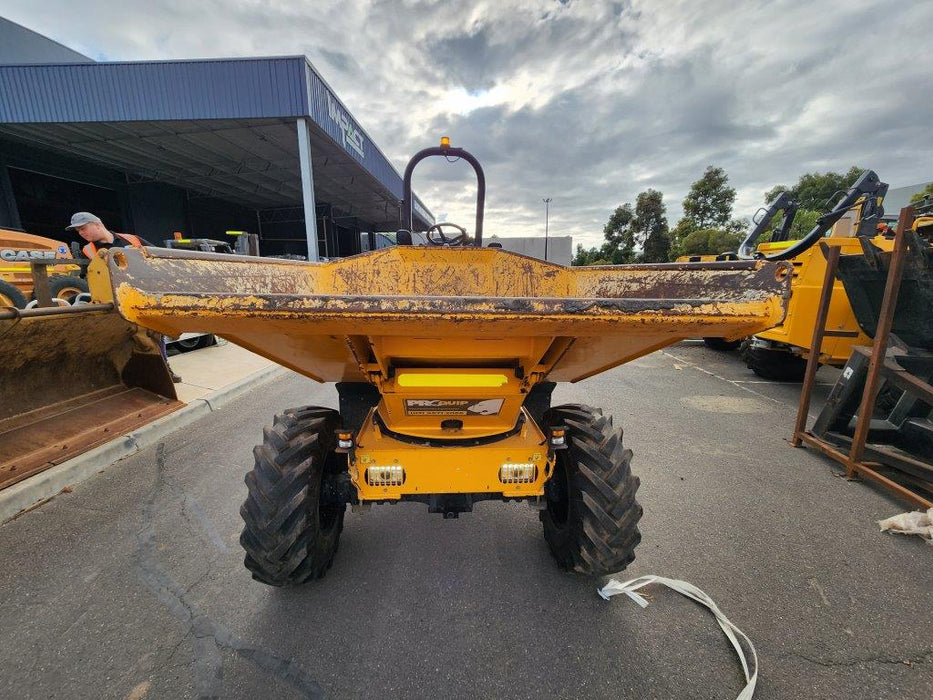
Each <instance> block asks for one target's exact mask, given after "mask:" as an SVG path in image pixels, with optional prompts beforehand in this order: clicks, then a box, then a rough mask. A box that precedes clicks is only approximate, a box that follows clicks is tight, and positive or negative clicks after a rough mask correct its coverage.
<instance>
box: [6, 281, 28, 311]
mask: <svg viewBox="0 0 933 700" xmlns="http://www.w3.org/2000/svg"><path fill="white" fill-rule="evenodd" d="M4 306H8V307H9V306H12V307H13V308H16V309H25V308H26V295H25V294H23V293H22V292H21V291H19V289H18V288H17V287H16V286H15V285H13V284H11V283H9V282H7V281H6V280H0V308H2V307H4Z"/></svg>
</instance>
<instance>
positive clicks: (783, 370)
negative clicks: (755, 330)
mask: <svg viewBox="0 0 933 700" xmlns="http://www.w3.org/2000/svg"><path fill="white" fill-rule="evenodd" d="M742 359H744V360H745V366H746V367H748V368H749V369H750V370H751V371H752V372H754V373H755V374H757V375H758V376H759V377H761V378H762V379H771V380H773V381H776V382H802V381H803V375H804V374H806V373H807V361H806V360H805V359H803V358H802V357H800V356H799V355H794V354H792V353H790V352H786V351H784V350H769V349H767V348H756V347H752V345H751V344H750V343H749V342H748V341H745V342H744V343H743V344H742Z"/></svg>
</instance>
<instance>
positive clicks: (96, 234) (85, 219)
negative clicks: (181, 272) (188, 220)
mask: <svg viewBox="0 0 933 700" xmlns="http://www.w3.org/2000/svg"><path fill="white" fill-rule="evenodd" d="M65 230H66V231H76V232H77V234H78V235H79V236H81V238H83V239H84V240H86V241H87V244H86V245H85V246H84V247H82V248H81V252H82V253H83V254H84V257H86V258H87V259H88V260H93V259H94V258H95V257H96V256H97V251H98V250H100V249H101V248H104V249H106V248H129V247H132V248H142V247H143V246H144V245H149V246H151V245H152V243H150V242H149V241H147V240H146V239H144V238H140V237H139V236H134V235H132V234H130V233H112V232H111V231H108V230H107V227H106V226H104V222H103V221H101V220H100V217H97V216H94V215H93V214H92V213H91V212H89V211H79V212H77V213H76V214H73V215H72V217H71V224H70V225H68V226H66V227H65ZM159 347H160V348H161V350H162V357H163V358H164V359H165V365H166V366H167V367H168V371H169V374H171V375H172V381H173V382H175V383H178V382H180V381H181V377H179V376H178V375H177V374H175V370H173V369H172V367H171V365H169V363H168V353H167V352H166V350H165V336H164V335H159Z"/></svg>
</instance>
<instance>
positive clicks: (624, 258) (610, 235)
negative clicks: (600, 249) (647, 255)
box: [603, 204, 635, 265]
mask: <svg viewBox="0 0 933 700" xmlns="http://www.w3.org/2000/svg"><path fill="white" fill-rule="evenodd" d="M634 218H635V212H633V211H632V205H631V204H623V205H622V206H619V207H616V210H615V211H614V212H612V216H610V217H609V221H607V222H606V225H605V226H604V227H603V237H604V238H605V239H606V243H607V244H608V245H609V248H608V249H607V250H606V252H607V253H609V257H610V259H612V260H618V262H614V263H613V264H616V265H618V264H620V263H629V262H632V258H633V257H634V255H635V236H634V235H633V233H632V221H633V219H634Z"/></svg>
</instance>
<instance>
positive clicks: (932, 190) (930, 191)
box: [910, 182, 933, 204]
mask: <svg viewBox="0 0 933 700" xmlns="http://www.w3.org/2000/svg"><path fill="white" fill-rule="evenodd" d="M925 199H933V182H931V183H930V184H929V185H927V186H926V187H925V188H924V189H923V191H922V192H916V193H914V195H913V196H912V197H911V198H910V203H911V204H918V203H920V202H922V201H923V200H925Z"/></svg>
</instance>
